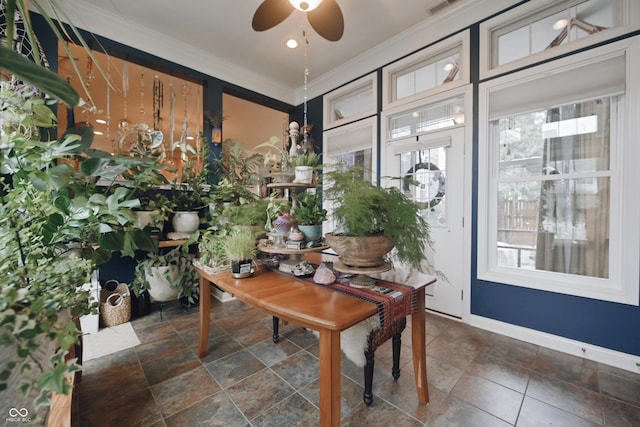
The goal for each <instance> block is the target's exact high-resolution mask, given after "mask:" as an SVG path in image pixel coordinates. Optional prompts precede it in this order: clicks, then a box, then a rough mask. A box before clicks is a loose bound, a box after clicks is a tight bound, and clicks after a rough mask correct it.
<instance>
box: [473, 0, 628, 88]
mask: <svg viewBox="0 0 640 427" xmlns="http://www.w3.org/2000/svg"><path fill="white" fill-rule="evenodd" d="M636 3H637V2H629V1H628V0H568V1H562V2H558V1H547V2H530V3H529V4H527V5H523V6H522V7H519V8H516V9H514V10H513V11H511V12H508V13H505V14H502V15H500V16H498V17H496V18H494V19H492V20H489V21H487V22H485V23H483V24H481V30H480V31H481V37H482V38H484V39H483V40H482V41H481V46H483V49H485V48H486V50H485V51H484V52H483V53H481V56H480V58H481V61H480V62H481V64H480V65H481V74H482V77H483V78H484V77H487V76H489V75H496V74H497V73H499V72H504V71H507V70H512V69H515V68H518V67H522V66H523V65H526V64H532V63H534V62H535V61H540V60H543V59H547V58H551V57H552V56H558V55H560V54H563V53H566V52H569V51H571V50H576V49H578V48H580V47H583V46H587V45H588V44H594V43H597V42H599V41H602V40H606V39H607V38H612V37H615V36H617V35H620V34H622V33H623V32H628V31H630V29H631V24H632V23H633V25H634V26H635V27H637V26H638V24H637V22H638V21H637V19H636V20H635V21H634V19H633V18H631V17H632V16H638V13H639V11H638V5H637V4H636Z"/></svg>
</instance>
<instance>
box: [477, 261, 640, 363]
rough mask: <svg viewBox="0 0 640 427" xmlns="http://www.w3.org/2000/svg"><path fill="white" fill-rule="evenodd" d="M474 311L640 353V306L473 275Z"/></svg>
mask: <svg viewBox="0 0 640 427" xmlns="http://www.w3.org/2000/svg"><path fill="white" fill-rule="evenodd" d="M474 262H475V259H474ZM471 313H473V314H476V315H478V316H483V317H487V318H490V319H494V320H498V321H501V322H506V323H510V324H513V325H517V326H522V327H525V328H529V329H535V330H537V331H542V332H546V333H549V334H553V335H558V336H561V337H565V338H569V339H572V340H576V341H581V342H585V343H589V344H592V345H597V346H600V347H604V348H608V349H611V350H616V351H620V352H623V353H628V354H634V355H639V356H640V329H639V328H638V327H639V326H640V308H638V307H636V306H631V305H626V304H616V303H611V302H605V301H598V300H593V299H589V298H581V297H575V296H570V295H563V294H557V293H553V292H545V291H539V290H535V289H529V288H522V287H518V286H511V285H504V284H499V283H491V282H486V281H482V280H477V279H475V278H474V280H472V284H471Z"/></svg>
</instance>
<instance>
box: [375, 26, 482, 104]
mask: <svg viewBox="0 0 640 427" xmlns="http://www.w3.org/2000/svg"><path fill="white" fill-rule="evenodd" d="M456 46H460V63H459V64H458V69H459V72H460V78H459V79H457V80H454V81H451V82H448V83H445V84H442V85H440V86H436V87H434V88H432V89H429V90H425V91H423V92H419V93H416V94H414V95H412V96H407V97H406V98H402V99H400V100H396V101H394V100H393V86H394V85H393V81H392V79H393V76H394V74H395V73H397V72H399V71H402V70H404V69H407V68H410V67H412V66H413V65H415V64H419V63H421V62H424V61H427V60H429V58H433V57H436V56H438V55H440V54H441V53H443V52H446V51H448V50H450V49H453V48H455V47H456ZM469 81H470V80H469V30H466V31H463V32H461V33H459V34H456V35H454V36H451V37H449V38H448V39H446V40H444V41H443V42H440V43H437V44H436V45H433V46H430V47H428V48H426V49H424V50H421V51H420V52H417V53H415V54H413V55H411V56H408V57H406V58H404V59H401V60H399V61H396V62H394V63H393V64H391V65H388V66H386V67H384V68H383V69H382V109H383V110H387V109H391V108H395V107H397V106H400V105H406V104H410V103H412V102H414V101H417V100H420V99H422V98H424V97H426V96H430V95H435V94H437V93H440V92H446V91H448V90H451V89H454V88H457V87H461V86H465V85H467V84H468V83H469Z"/></svg>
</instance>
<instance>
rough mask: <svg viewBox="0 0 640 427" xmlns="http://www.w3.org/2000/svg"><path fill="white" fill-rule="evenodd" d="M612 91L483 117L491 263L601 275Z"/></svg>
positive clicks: (604, 273) (605, 272) (604, 272)
mask: <svg viewBox="0 0 640 427" xmlns="http://www.w3.org/2000/svg"><path fill="white" fill-rule="evenodd" d="M617 102H618V97H612V98H602V99H595V100H591V101H587V102H581V103H571V104H566V105H563V106H560V107H556V108H551V109H548V110H543V111H537V112H533V113H529V114H521V115H518V116H513V117H509V118H505V119H500V120H495V121H493V122H492V123H491V132H492V136H493V140H494V141H496V142H498V143H499V150H498V156H499V171H500V174H499V181H498V193H497V196H498V197H497V200H498V206H497V212H498V218H497V233H498V235H497V245H496V249H497V264H498V266H501V267H513V268H522V269H536V270H545V271H553V272H559V273H567V274H575V275H580V276H590V277H600V278H607V277H609V233H610V231H609V223H610V177H609V176H603V173H604V174H606V175H609V168H610V161H609V158H610V154H609V153H610V150H611V148H610V134H611V132H610V123H611V121H612V113H611V111H612V109H611V105H612V103H613V105H616V104H617Z"/></svg>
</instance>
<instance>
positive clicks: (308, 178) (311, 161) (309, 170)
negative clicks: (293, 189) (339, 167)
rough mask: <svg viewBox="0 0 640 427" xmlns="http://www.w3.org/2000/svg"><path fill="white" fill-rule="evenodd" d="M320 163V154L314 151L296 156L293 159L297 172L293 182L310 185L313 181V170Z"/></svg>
mask: <svg viewBox="0 0 640 427" xmlns="http://www.w3.org/2000/svg"><path fill="white" fill-rule="evenodd" d="M319 161H320V154H318V153H314V152H312V151H311V152H306V153H300V154H297V155H295V156H294V157H293V158H292V163H293V165H294V171H295V179H294V180H293V182H300V183H304V184H310V183H311V182H312V181H313V170H314V168H315V166H316V165H317V164H318V162H319Z"/></svg>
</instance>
